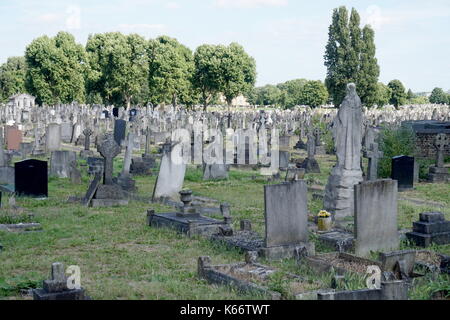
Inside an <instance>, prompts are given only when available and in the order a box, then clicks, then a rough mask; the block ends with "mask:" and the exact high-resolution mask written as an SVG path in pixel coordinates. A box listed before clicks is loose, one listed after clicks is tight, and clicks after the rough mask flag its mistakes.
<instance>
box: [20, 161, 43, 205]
mask: <svg viewBox="0 0 450 320" xmlns="http://www.w3.org/2000/svg"><path fill="white" fill-rule="evenodd" d="M14 173H15V177H14V180H15V190H16V193H17V194H19V195H24V196H31V197H47V196H48V176H47V161H41V160H35V159H30V160H24V161H19V162H16V163H15V164H14Z"/></svg>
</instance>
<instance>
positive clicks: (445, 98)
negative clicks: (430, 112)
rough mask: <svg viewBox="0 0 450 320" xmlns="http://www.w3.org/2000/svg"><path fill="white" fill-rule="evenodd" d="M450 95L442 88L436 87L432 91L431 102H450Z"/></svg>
mask: <svg viewBox="0 0 450 320" xmlns="http://www.w3.org/2000/svg"><path fill="white" fill-rule="evenodd" d="M449 98H450V95H448V94H447V93H445V92H444V90H442V89H441V88H434V89H433V91H431V95H430V98H429V100H430V102H431V103H436V104H447V103H450V100H449Z"/></svg>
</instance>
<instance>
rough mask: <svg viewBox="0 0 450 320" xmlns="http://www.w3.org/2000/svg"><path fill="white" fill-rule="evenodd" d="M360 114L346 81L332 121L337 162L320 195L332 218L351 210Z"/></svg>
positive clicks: (356, 178) (358, 154) (358, 155)
mask: <svg viewBox="0 0 450 320" xmlns="http://www.w3.org/2000/svg"><path fill="white" fill-rule="evenodd" d="M362 117H363V115H362V108H361V100H360V98H359V97H358V95H357V93H356V86H355V84H354V83H350V84H348V85H347V94H346V96H345V98H344V101H343V102H342V104H341V106H340V107H339V111H338V113H337V115H336V118H335V119H334V121H333V138H334V144H335V148H336V156H337V163H336V165H335V166H334V167H333V169H332V171H331V174H330V176H329V177H328V183H327V186H326V188H325V197H324V207H325V209H326V210H327V211H329V212H331V213H333V214H334V218H335V219H339V218H344V217H347V216H352V215H353V214H354V200H353V199H354V198H353V192H354V191H353V186H354V185H356V184H358V183H359V182H361V181H362V180H363V176H362V171H361V165H360V159H361V140H362Z"/></svg>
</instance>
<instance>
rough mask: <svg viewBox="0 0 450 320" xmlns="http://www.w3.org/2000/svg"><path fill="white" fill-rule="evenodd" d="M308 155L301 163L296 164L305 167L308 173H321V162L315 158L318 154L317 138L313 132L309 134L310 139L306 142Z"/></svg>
mask: <svg viewBox="0 0 450 320" xmlns="http://www.w3.org/2000/svg"><path fill="white" fill-rule="evenodd" d="M306 149H307V152H308V156H307V157H306V159H305V160H303V162H301V163H297V164H296V166H297V167H299V168H303V169H305V172H306V173H320V167H319V163H318V162H317V160H316V158H315V154H316V140H315V138H314V135H313V134H312V133H309V134H308V141H307V144H306Z"/></svg>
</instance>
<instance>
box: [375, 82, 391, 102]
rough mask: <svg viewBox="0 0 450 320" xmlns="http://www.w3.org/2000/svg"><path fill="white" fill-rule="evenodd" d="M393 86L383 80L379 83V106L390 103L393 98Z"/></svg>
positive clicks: (377, 96)
mask: <svg viewBox="0 0 450 320" xmlns="http://www.w3.org/2000/svg"><path fill="white" fill-rule="evenodd" d="M391 95H392V92H391V88H389V87H388V86H387V85H385V84H384V83H382V82H378V83H377V88H376V98H375V104H376V105H378V106H379V107H382V106H385V105H387V104H389V101H390V99H391Z"/></svg>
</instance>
